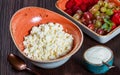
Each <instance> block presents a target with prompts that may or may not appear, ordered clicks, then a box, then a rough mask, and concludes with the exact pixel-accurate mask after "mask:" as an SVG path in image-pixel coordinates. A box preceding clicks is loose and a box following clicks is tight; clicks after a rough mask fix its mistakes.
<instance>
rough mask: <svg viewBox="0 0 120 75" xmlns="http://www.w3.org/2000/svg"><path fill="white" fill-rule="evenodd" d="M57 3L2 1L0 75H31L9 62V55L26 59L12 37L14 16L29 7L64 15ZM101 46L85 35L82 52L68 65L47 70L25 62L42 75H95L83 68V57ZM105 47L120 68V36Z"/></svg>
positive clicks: (49, 0)
mask: <svg viewBox="0 0 120 75" xmlns="http://www.w3.org/2000/svg"><path fill="white" fill-rule="evenodd" d="M55 2H56V0H0V75H31V73H29V72H27V71H22V72H19V71H16V70H14V69H13V68H11V65H10V64H9V63H8V61H7V55H8V54H9V53H14V54H17V55H19V56H20V57H21V58H23V59H24V57H23V56H22V55H21V54H20V53H19V52H18V50H17V48H16V46H15V44H14V43H13V40H12V38H11V35H10V31H9V22H10V19H11V17H12V15H13V14H14V13H15V12H16V11H17V10H18V9H20V8H23V7H27V6H37V7H43V8H47V9H49V10H52V11H55V12H57V13H60V14H61V15H64V14H62V13H61V12H60V11H59V10H57V9H56V8H55ZM64 16H65V15H64ZM99 44H100V43H98V42H96V41H95V40H93V39H92V38H90V37H89V36H87V35H86V34H84V42H83V45H82V47H81V48H80V50H79V51H78V52H77V53H76V54H75V55H73V56H72V57H71V59H70V60H69V61H68V62H67V63H65V64H64V65H62V66H61V67H58V68H55V69H50V70H46V69H42V68H38V67H36V66H34V65H32V64H31V63H30V62H28V61H25V62H26V63H27V64H28V66H30V67H31V68H33V69H35V70H37V71H39V72H40V74H41V75H93V74H92V73H90V72H88V71H87V70H86V69H85V68H84V67H83V66H82V64H81V61H82V55H83V53H84V51H85V50H86V49H87V48H89V47H91V46H94V45H99ZM104 45H106V46H108V47H110V48H111V49H112V50H113V52H114V57H115V61H114V64H115V65H116V66H118V67H119V68H120V34H119V35H118V36H116V37H115V38H113V39H112V40H111V41H109V42H107V43H106V44H104ZM24 60H25V59H24ZM108 75H109V74H108ZM117 75H119V74H117Z"/></svg>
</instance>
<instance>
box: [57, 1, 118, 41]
mask: <svg viewBox="0 0 120 75" xmlns="http://www.w3.org/2000/svg"><path fill="white" fill-rule="evenodd" d="M68 1H69V0H58V1H57V2H56V4H55V5H56V8H57V9H59V10H60V11H61V12H63V13H64V14H66V15H67V16H68V17H70V18H71V19H72V20H73V21H74V22H75V23H77V24H78V26H79V27H80V28H81V29H82V31H83V32H84V33H86V34H87V35H89V36H90V37H92V38H93V39H95V40H96V41H98V42H99V43H106V42H108V41H109V40H111V39H112V38H114V37H115V36H117V35H118V34H120V25H119V26H118V27H117V28H115V29H114V30H112V31H111V32H109V33H108V34H106V35H100V34H97V33H96V32H94V31H92V30H91V29H89V28H88V27H87V26H85V25H84V24H83V23H81V22H79V21H77V20H75V19H74V18H73V17H72V16H70V15H69V14H67V13H66V12H64V10H65V9H66V7H65V5H66V3H67V2H68Z"/></svg>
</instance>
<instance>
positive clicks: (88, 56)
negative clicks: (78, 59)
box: [84, 46, 113, 64]
mask: <svg viewBox="0 0 120 75" xmlns="http://www.w3.org/2000/svg"><path fill="white" fill-rule="evenodd" d="M112 55H113V54H112V51H111V50H110V49H109V48H106V47H104V46H94V47H91V48H89V49H88V50H87V51H86V52H85V53H84V58H85V60H86V61H88V62H90V63H92V64H102V62H103V61H104V62H107V61H108V60H109V59H110V58H111V57H112Z"/></svg>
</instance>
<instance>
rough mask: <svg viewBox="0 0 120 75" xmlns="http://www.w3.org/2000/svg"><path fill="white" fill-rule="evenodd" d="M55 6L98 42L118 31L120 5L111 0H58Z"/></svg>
mask: <svg viewBox="0 0 120 75" xmlns="http://www.w3.org/2000/svg"><path fill="white" fill-rule="evenodd" d="M56 7H57V8H58V9H59V10H60V11H61V12H63V13H64V14H66V15H67V16H69V17H70V18H71V19H72V20H73V21H74V22H75V23H76V24H77V25H78V26H79V27H80V28H81V29H82V30H83V32H85V33H86V34H88V35H89V36H90V37H92V38H93V39H95V40H96V41H98V42H100V43H106V42H108V41H109V40H111V39H112V38H113V37H115V36H116V35H118V34H119V33H120V20H119V19H120V7H119V5H118V4H117V3H116V2H114V1H112V0H58V1H57V2H56Z"/></svg>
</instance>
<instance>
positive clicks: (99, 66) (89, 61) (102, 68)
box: [83, 45, 114, 74]
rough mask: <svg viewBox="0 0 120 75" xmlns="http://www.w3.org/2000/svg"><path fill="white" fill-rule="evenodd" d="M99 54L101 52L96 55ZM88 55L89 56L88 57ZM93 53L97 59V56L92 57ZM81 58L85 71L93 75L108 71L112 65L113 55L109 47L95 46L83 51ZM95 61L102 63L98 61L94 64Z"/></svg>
mask: <svg viewBox="0 0 120 75" xmlns="http://www.w3.org/2000/svg"><path fill="white" fill-rule="evenodd" d="M101 48H102V49H101ZM100 50H103V51H100ZM105 50H106V52H105ZM97 51H98V52H97ZM100 52H101V54H98V53H100ZM88 53H89V54H91V55H89V54H88ZM95 53H97V54H96V55H99V57H97V56H96V57H94V56H95ZM106 53H109V54H108V55H107V54H106ZM103 55H104V56H103ZM83 58H84V63H83V64H84V65H85V67H86V69H88V70H89V71H90V72H92V73H94V74H104V73H106V72H107V71H108V70H109V69H111V68H112V65H113V62H114V55H113V52H112V50H111V49H110V48H109V47H106V46H103V45H96V46H93V47H90V48H88V49H87V50H86V51H85V53H84V55H83ZM103 58H104V59H103ZM96 59H97V60H102V63H99V62H98V61H97V62H96ZM103 62H104V63H105V64H104V63H103ZM106 64H107V65H106ZM108 65H109V66H108ZM110 67H111V68H110Z"/></svg>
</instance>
